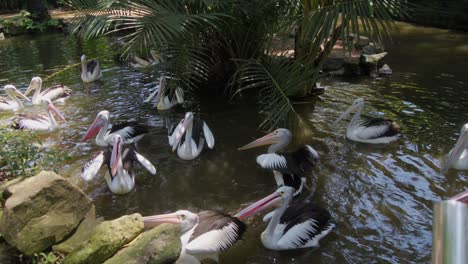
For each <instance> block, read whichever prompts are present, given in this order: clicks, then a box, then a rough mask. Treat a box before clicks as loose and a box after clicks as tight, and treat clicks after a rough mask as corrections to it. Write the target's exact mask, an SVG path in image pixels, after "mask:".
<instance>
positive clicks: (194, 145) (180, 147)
mask: <svg viewBox="0 0 468 264" xmlns="http://www.w3.org/2000/svg"><path fill="white" fill-rule="evenodd" d="M184 134H185V137H184ZM205 141H206V144H207V145H208V148H210V149H213V148H214V144H215V140H214V136H213V133H212V132H211V130H210V128H209V127H208V125H207V124H206V123H205V121H203V120H201V119H199V118H198V119H195V120H194V118H193V113H192V112H187V113H186V114H185V117H184V119H182V120H181V121H180V122H179V124H178V125H177V126H176V127H175V128H174V129H172V131H170V132H169V145H171V146H172V151H174V150H176V149H177V155H178V156H179V158H181V159H183V160H193V159H194V158H196V157H198V155H200V153H201V152H202V150H203V147H204V146H205Z"/></svg>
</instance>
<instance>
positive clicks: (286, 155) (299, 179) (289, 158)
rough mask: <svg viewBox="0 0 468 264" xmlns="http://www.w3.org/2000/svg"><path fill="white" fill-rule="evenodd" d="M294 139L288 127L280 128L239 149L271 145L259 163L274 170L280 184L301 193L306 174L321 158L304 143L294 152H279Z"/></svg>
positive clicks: (258, 159)
mask: <svg viewBox="0 0 468 264" xmlns="http://www.w3.org/2000/svg"><path fill="white" fill-rule="evenodd" d="M291 140H292V134H291V131H289V130H288V129H286V128H278V129H276V130H275V131H273V132H271V133H270V134H268V135H266V136H264V137H261V138H259V139H257V140H255V141H253V142H251V143H249V144H247V145H245V146H243V147H241V148H239V150H245V149H250V148H254V147H259V146H264V145H270V146H269V147H268V154H263V155H260V156H258V157H257V163H258V165H260V166H261V167H262V168H265V169H270V170H273V175H274V176H275V180H276V184H277V185H278V186H283V185H285V186H290V187H293V188H294V189H295V190H296V192H295V194H294V195H295V196H296V195H299V194H300V193H301V191H302V189H303V186H304V183H305V182H306V175H307V174H309V173H310V172H311V171H312V168H313V167H314V166H315V164H316V163H317V162H318V160H319V156H318V153H317V151H315V149H314V148H312V147H311V146H309V145H304V146H302V147H300V148H298V149H296V150H295V151H293V152H279V151H281V150H284V149H285V148H286V147H287V146H288V145H289V143H290V142H291Z"/></svg>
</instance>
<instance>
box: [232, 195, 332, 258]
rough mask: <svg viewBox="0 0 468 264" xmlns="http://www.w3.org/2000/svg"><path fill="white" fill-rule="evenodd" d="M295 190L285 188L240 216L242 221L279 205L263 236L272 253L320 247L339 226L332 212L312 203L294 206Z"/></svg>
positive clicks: (303, 202)
mask: <svg viewBox="0 0 468 264" xmlns="http://www.w3.org/2000/svg"><path fill="white" fill-rule="evenodd" d="M294 191H295V190H294V188H292V187H289V186H282V187H280V188H278V189H277V190H276V191H275V192H274V193H273V194H271V195H269V196H267V197H265V198H263V199H261V200H259V201H258V202H256V203H254V204H252V205H250V206H248V207H246V208H245V209H243V210H241V211H240V212H239V213H237V214H236V217H238V218H239V219H240V220H242V219H244V218H246V217H248V216H250V215H252V214H254V213H256V212H259V211H262V210H264V209H266V208H268V207H271V206H278V205H279V208H278V209H276V210H275V211H274V213H273V216H272V218H271V220H269V223H268V226H267V228H266V229H265V231H263V233H262V235H261V240H262V243H263V245H264V246H265V247H266V248H268V249H271V250H288V249H298V248H308V247H316V246H318V243H319V240H320V239H321V238H322V237H324V236H326V235H327V234H328V233H330V231H331V230H332V229H333V228H334V227H335V224H334V223H332V222H331V220H330V213H329V212H328V211H327V210H326V209H323V208H321V207H319V206H317V205H315V204H313V203H311V202H308V201H296V202H295V203H292V204H290V203H291V200H292V199H293V195H294Z"/></svg>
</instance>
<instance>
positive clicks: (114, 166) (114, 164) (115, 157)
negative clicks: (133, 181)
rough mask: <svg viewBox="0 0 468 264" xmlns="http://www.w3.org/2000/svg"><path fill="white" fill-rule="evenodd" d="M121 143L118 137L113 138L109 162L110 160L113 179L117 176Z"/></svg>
mask: <svg viewBox="0 0 468 264" xmlns="http://www.w3.org/2000/svg"><path fill="white" fill-rule="evenodd" d="M121 143H122V141H121V139H120V137H118V138H114V146H113V148H112V154H111V160H110V166H111V173H112V177H114V176H115V175H116V174H117V170H118V168H119V161H120V153H121V151H120V146H121Z"/></svg>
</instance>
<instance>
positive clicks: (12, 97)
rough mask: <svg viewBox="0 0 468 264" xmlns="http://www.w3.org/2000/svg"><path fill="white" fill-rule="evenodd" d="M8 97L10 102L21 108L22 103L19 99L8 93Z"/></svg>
mask: <svg viewBox="0 0 468 264" xmlns="http://www.w3.org/2000/svg"><path fill="white" fill-rule="evenodd" d="M8 97H10V98H11V100H13V101H14V102H15V103H16V104H17V105H18V108H23V103H22V102H21V100H20V99H18V97H16V96H15V95H13V94H11V93H8Z"/></svg>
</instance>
